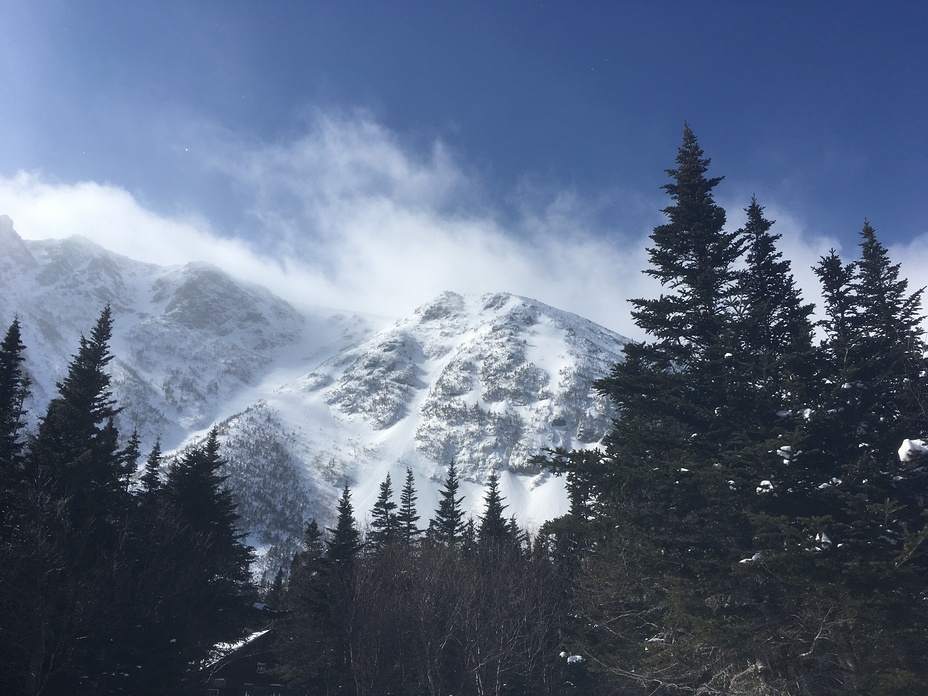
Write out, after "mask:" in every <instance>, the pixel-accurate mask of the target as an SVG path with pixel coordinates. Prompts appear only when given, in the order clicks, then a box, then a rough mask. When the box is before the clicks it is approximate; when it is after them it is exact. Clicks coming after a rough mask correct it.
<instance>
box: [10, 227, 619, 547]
mask: <svg viewBox="0 0 928 696" xmlns="http://www.w3.org/2000/svg"><path fill="white" fill-rule="evenodd" d="M107 303H109V304H110V306H111V307H112V310H113V315H114V320H115V321H114V337H113V341H112V352H113V353H114V355H115V358H114V360H113V362H112V363H111V366H112V373H113V387H114V393H115V396H116V398H117V400H118V402H119V404H120V405H121V406H122V407H123V408H124V410H123V412H122V414H120V418H121V421H120V423H119V425H120V430H121V432H123V433H124V434H128V433H129V432H131V430H132V429H138V431H139V432H140V434H141V435H142V438H143V443H144V445H145V446H150V445H151V444H153V443H154V441H155V439H156V438H160V439H161V442H162V446H163V447H164V448H165V449H167V450H170V449H176V448H180V447H182V446H183V445H184V444H185V443H186V442H189V441H191V440H192V439H195V438H197V437H200V436H202V434H203V433H204V432H205V431H206V430H207V429H209V428H210V427H212V426H213V425H214V424H218V426H219V428H220V434H221V439H222V442H223V453H224V456H225V457H226V458H227V459H228V461H229V464H228V473H229V476H230V478H229V481H230V485H231V486H232V487H233V489H234V490H235V492H236V494H237V496H238V498H239V501H240V513H241V514H242V516H243V518H244V523H245V524H246V525H247V527H248V528H249V529H250V530H251V532H252V535H253V536H252V542H253V543H255V544H256V545H257V546H258V547H259V548H260V549H262V550H263V551H264V552H265V553H266V554H267V558H268V562H269V563H270V564H272V565H273V564H274V563H275V560H274V559H275V558H279V557H282V556H284V555H286V554H289V553H290V551H291V550H292V547H293V546H292V545H293V543H294V541H295V539H298V538H299V536H300V534H301V531H302V528H303V525H304V522H305V520H306V519H307V518H309V517H317V518H320V519H321V520H323V521H325V522H328V521H330V519H331V514H332V510H333V508H334V501H335V499H336V498H337V497H338V495H339V493H340V490H341V488H342V486H343V485H344V484H345V483H346V482H347V483H348V484H349V485H350V486H351V488H352V491H353V501H354V504H355V510H356V513H357V515H358V517H359V518H360V519H361V521H362V523H363V522H364V518H365V516H366V515H367V512H368V511H369V510H370V508H371V506H372V505H373V502H374V500H375V498H376V495H377V492H378V489H379V485H380V483H381V481H382V480H383V478H384V477H385V476H386V475H387V474H388V473H389V474H390V475H391V477H392V481H393V483H394V490H395V491H398V489H399V488H400V487H401V485H402V482H403V480H404V477H405V471H406V467H407V466H409V467H411V468H412V470H413V472H414V474H415V477H416V483H417V491H418V495H419V508H420V514H422V515H423V520H424V521H425V520H427V519H428V517H429V516H430V514H431V512H432V511H433V510H434V508H435V506H436V505H437V499H438V491H439V488H440V486H441V482H442V481H443V479H444V476H445V473H446V468H447V465H448V463H449V462H450V461H451V460H452V459H453V460H454V461H455V462H456V463H457V466H458V471H459V474H460V476H461V478H462V488H461V492H462V494H463V495H465V496H466V498H465V501H464V505H465V507H467V508H468V509H469V510H470V512H471V513H472V514H473V515H474V516H475V517H476V516H478V515H479V514H480V511H481V508H482V500H483V494H482V485H483V483H484V482H485V481H486V478H487V476H488V474H489V473H490V472H491V471H494V470H495V471H497V472H498V473H499V474H500V476H501V490H502V492H503V494H504V495H505V496H506V499H507V501H506V502H507V504H508V505H509V510H508V511H507V512H508V513H512V514H515V515H516V517H517V518H518V519H519V520H520V521H521V522H522V523H523V524H526V525H528V526H537V525H538V524H540V523H541V522H543V521H544V520H546V519H550V518H551V517H553V516H556V515H558V514H561V513H563V512H564V511H565V510H566V496H565V494H564V487H563V481H562V480H561V479H559V478H556V477H553V476H551V475H550V474H548V473H547V472H544V471H540V470H538V469H537V468H534V467H533V466H532V465H531V464H530V463H529V460H530V458H531V457H532V456H533V455H534V454H537V453H538V452H540V450H541V449H542V448H544V447H553V446H564V447H583V446H590V445H594V444H595V443H597V442H598V441H599V440H600V439H601V438H602V437H603V435H604V434H605V432H606V430H607V429H608V427H609V421H610V419H611V416H612V414H611V412H610V409H609V406H608V404H607V403H606V401H605V400H604V399H603V398H602V397H600V396H599V395H597V394H595V393H594V392H593V391H592V389H591V382H592V381H593V380H594V379H596V378H598V377H600V376H603V375H605V374H606V373H607V371H608V369H609V367H610V365H611V364H612V363H613V362H615V361H616V360H618V359H619V354H620V351H621V347H622V345H623V343H624V340H625V339H623V338H622V337H620V336H618V335H617V334H615V333H613V332H611V331H609V330H607V329H604V328H602V327H600V326H598V325H596V324H594V323H592V322H590V321H587V320H585V319H582V318H581V317H579V316H576V315H574V314H570V313H567V312H562V311H560V310H557V309H554V308H552V307H549V306H547V305H544V304H542V303H540V302H537V301H535V300H531V299H526V298H521V297H516V296H513V295H509V294H504V293H500V294H492V295H486V296H483V297H464V296H461V295H458V294H455V293H451V292H447V293H444V294H442V295H441V296H439V297H438V298H436V299H434V300H433V301H431V302H429V303H427V304H425V305H423V306H422V307H420V308H419V309H418V310H416V312H415V313H414V314H413V315H412V316H410V317H407V318H404V319H401V320H399V321H397V322H396V323H394V324H392V325H390V326H385V324H386V322H385V321H383V320H378V319H375V318H370V317H363V316H361V315H356V314H348V313H344V312H341V313H340V312H334V311H326V310H323V309H316V310H313V311H310V312H302V313H301V312H298V311H297V310H296V309H294V308H293V307H292V306H290V305H289V304H287V303H286V302H284V301H283V300H281V299H279V298H277V297H275V296H274V295H272V294H271V293H269V292H268V291H266V290H264V289H263V288H260V287H257V286H254V285H250V284H248V283H244V282H242V281H240V280H236V279H234V278H232V277H231V276H229V275H227V274H226V273H224V272H222V271H220V270H219V269H217V268H215V267H212V266H209V265H204V264H189V265H186V266H180V267H162V266H156V265H152V264H146V263H141V262H138V261H134V260H131V259H128V258H126V257H123V256H120V255H117V254H114V253H112V252H109V251H107V250H105V249H103V248H101V247H99V246H97V245H95V244H93V243H92V242H90V241H88V240H86V239H83V238H79V237H71V238H68V239H64V240H54V241H53V240H46V241H40V242H37V241H24V240H22V239H21V238H20V237H19V236H18V235H17V234H16V232H15V231H14V229H13V225H12V222H11V221H10V219H9V218H7V217H5V216H0V321H2V322H4V327H3V328H5V326H6V325H8V324H9V322H10V321H11V320H12V318H13V316H14V315H18V316H19V318H20V322H21V324H22V328H23V337H24V342H25V343H26V345H27V350H28V361H27V367H28V369H29V370H30V372H31V374H32V376H33V379H34V381H35V387H34V389H33V393H34V397H33V404H32V405H33V413H34V414H36V413H39V412H41V410H42V409H44V405H45V403H46V402H47V400H48V399H49V398H50V397H51V396H52V395H53V394H54V389H55V381H56V380H57V379H60V378H61V377H62V376H63V374H64V371H65V369H66V368H67V364H68V362H69V360H70V357H71V355H72V354H73V353H74V352H75V351H76V349H77V344H78V337H79V336H80V333H81V332H87V331H89V329H90V328H91V327H92V326H93V323H94V322H95V321H96V319H97V317H98V316H99V313H100V311H101V309H102V308H103V306H104V305H106V304H107Z"/></svg>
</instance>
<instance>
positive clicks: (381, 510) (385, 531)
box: [367, 474, 400, 551]
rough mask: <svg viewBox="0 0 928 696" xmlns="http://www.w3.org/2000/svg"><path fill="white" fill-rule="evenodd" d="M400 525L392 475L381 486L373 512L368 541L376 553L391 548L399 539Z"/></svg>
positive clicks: (388, 475)
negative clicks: (394, 498)
mask: <svg viewBox="0 0 928 696" xmlns="http://www.w3.org/2000/svg"><path fill="white" fill-rule="evenodd" d="M399 535H400V524H399V520H398V518H397V514H396V503H395V502H393V485H392V483H391V481H390V474H387V477H386V478H385V479H384V480H383V481H382V482H381V484H380V494H379V495H378V496H377V500H376V501H375V502H374V508H373V509H372V510H371V528H370V531H369V532H368V535H367V540H368V542H369V543H370V545H371V547H372V548H373V550H375V551H379V550H380V549H382V548H384V547H386V546H390V545H392V544H393V543H395V542H396V541H397V540H398V539H399Z"/></svg>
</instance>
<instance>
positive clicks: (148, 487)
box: [140, 440, 163, 499]
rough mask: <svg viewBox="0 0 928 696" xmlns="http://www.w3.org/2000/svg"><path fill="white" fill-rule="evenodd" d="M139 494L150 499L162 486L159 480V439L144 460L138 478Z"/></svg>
mask: <svg viewBox="0 0 928 696" xmlns="http://www.w3.org/2000/svg"><path fill="white" fill-rule="evenodd" d="M140 483H141V490H140V494H141V495H142V497H143V498H145V499H150V498H152V497H153V496H154V495H156V494H157V493H158V491H160V490H161V488H162V485H163V484H162V481H161V440H156V441H155V444H154V446H153V447H152V448H151V452H150V453H149V455H148V458H147V459H146V460H145V470H144V472H143V473H142V477H141V479H140Z"/></svg>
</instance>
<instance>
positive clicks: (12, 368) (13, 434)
mask: <svg viewBox="0 0 928 696" xmlns="http://www.w3.org/2000/svg"><path fill="white" fill-rule="evenodd" d="M25 351H26V346H25V345H23V342H22V335H21V331H20V325H19V319H18V318H15V319H13V323H12V324H10V327H9V329H7V332H6V335H5V336H4V338H3V343H2V344H0V471H2V472H3V473H4V475H9V474H11V473H13V472H14V471H16V470H18V469H19V468H20V467H21V465H22V450H23V440H22V428H23V418H24V416H25V408H24V403H25V400H26V397H27V396H28V395H29V377H28V376H27V375H26V373H25V371H24V369H23V362H24V361H25V359H26V357H25ZM16 476H18V474H17V475H16ZM16 476H14V478H15V477H16Z"/></svg>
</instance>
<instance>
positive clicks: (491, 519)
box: [477, 471, 512, 544]
mask: <svg viewBox="0 0 928 696" xmlns="http://www.w3.org/2000/svg"><path fill="white" fill-rule="evenodd" d="M484 503H485V508H484V512H483V516H482V517H481V518H480V527H479V528H478V531H477V537H478V538H479V539H480V543H481V544H490V543H500V542H502V541H505V540H511V539H512V529H510V526H509V523H508V522H507V521H506V518H505V517H503V511H504V510H505V509H506V507H507V506H506V505H503V498H502V496H501V495H500V492H499V474H497V473H496V472H495V471H494V472H492V473H491V474H490V477H489V479H487V493H486V498H485V501H484Z"/></svg>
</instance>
